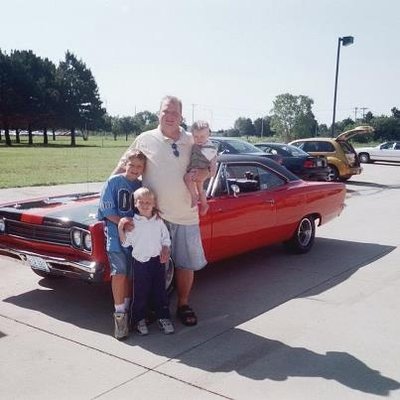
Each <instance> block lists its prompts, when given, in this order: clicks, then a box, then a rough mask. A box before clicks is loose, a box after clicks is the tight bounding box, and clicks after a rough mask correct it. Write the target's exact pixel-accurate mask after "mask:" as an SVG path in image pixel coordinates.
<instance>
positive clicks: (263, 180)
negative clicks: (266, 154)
mask: <svg viewBox="0 0 400 400" xmlns="http://www.w3.org/2000/svg"><path fill="white" fill-rule="evenodd" d="M258 176H259V177H260V189H261V190H266V189H273V188H276V187H279V186H283V185H284V184H285V183H286V181H285V180H284V179H283V178H282V177H280V176H279V175H277V174H276V173H274V172H273V171H270V170H269V169H266V168H262V167H258Z"/></svg>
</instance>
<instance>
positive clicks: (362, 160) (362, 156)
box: [358, 153, 371, 164]
mask: <svg viewBox="0 0 400 400" xmlns="http://www.w3.org/2000/svg"><path fill="white" fill-rule="evenodd" d="M358 159H359V160H360V163H363V164H367V163H369V162H370V161H371V159H370V157H369V154H368V153H360V154H359V155H358Z"/></svg>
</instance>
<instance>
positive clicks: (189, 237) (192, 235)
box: [165, 221, 207, 271]
mask: <svg viewBox="0 0 400 400" xmlns="http://www.w3.org/2000/svg"><path fill="white" fill-rule="evenodd" d="M165 223H166V225H167V227H168V230H169V233H170V235H171V257H172V259H173V260H174V262H175V267H177V268H181V269H189V270H192V271H198V270H200V269H202V268H204V267H205V266H206V264H207V260H206V257H205V256H204V249H203V244H202V242H201V235H200V227H199V225H198V224H195V225H178V224H173V223H171V222H168V221H165Z"/></svg>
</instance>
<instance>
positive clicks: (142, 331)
mask: <svg viewBox="0 0 400 400" xmlns="http://www.w3.org/2000/svg"><path fill="white" fill-rule="evenodd" d="M136 330H137V332H138V333H139V335H142V336H145V335H148V334H149V328H147V324H146V320H145V319H141V320H140V321H139V322H138V323H137V324H136Z"/></svg>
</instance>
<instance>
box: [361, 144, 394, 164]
mask: <svg viewBox="0 0 400 400" xmlns="http://www.w3.org/2000/svg"><path fill="white" fill-rule="evenodd" d="M356 152H357V154H358V158H359V160H360V162H362V163H369V162H374V161H392V162H400V142H385V143H382V144H380V145H379V146H376V147H359V148H357V149H356Z"/></svg>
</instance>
